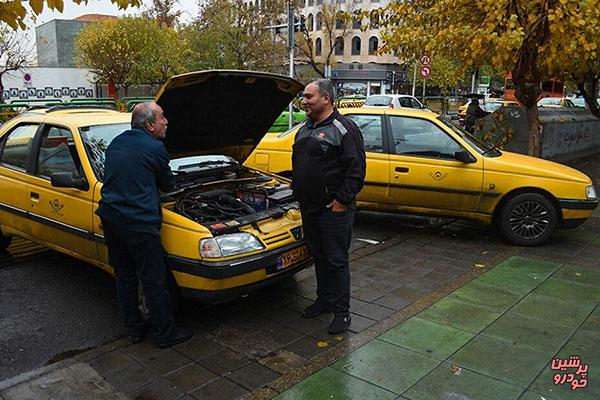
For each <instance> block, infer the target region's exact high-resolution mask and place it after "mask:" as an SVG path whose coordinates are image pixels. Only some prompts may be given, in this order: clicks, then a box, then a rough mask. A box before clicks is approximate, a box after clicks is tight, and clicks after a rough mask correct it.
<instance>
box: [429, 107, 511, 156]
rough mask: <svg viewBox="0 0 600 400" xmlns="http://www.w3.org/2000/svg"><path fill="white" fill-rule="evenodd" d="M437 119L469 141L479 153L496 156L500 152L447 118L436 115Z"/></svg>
mask: <svg viewBox="0 0 600 400" xmlns="http://www.w3.org/2000/svg"><path fill="white" fill-rule="evenodd" d="M438 120H439V121H441V122H442V123H443V124H444V125H446V126H447V127H448V128H450V129H452V130H453V131H454V132H455V133H457V134H458V135H460V137H461V138H462V139H463V140H464V141H466V142H467V143H469V145H470V146H471V147H472V148H473V150H475V151H477V152H478V153H479V154H485V155H490V156H497V155H500V154H502V153H500V151H499V150H495V149H494V148H493V147H492V146H490V145H488V144H486V143H484V142H482V141H481V140H479V139H478V138H476V137H475V136H473V135H471V134H470V133H469V132H467V131H466V130H464V129H463V128H461V127H460V126H459V125H457V124H456V123H454V122H452V121H451V120H450V119H449V118H447V117H441V116H440V117H438Z"/></svg>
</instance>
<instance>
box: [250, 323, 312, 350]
mask: <svg viewBox="0 0 600 400" xmlns="http://www.w3.org/2000/svg"><path fill="white" fill-rule="evenodd" d="M257 334H258V335H261V336H262V337H263V338H265V339H267V340H271V341H273V342H277V343H280V344H281V345H282V346H283V345H286V344H288V343H291V342H293V341H295V340H298V339H299V338H300V337H302V336H304V333H302V332H299V331H297V330H294V329H290V328H287V327H285V326H283V325H280V324H277V323H274V322H267V323H266V324H264V325H263V326H262V328H261V329H260V331H259V332H258V333H257Z"/></svg>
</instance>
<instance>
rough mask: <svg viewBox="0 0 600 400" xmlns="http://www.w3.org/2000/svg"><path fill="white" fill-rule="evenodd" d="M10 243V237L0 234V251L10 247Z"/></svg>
mask: <svg viewBox="0 0 600 400" xmlns="http://www.w3.org/2000/svg"><path fill="white" fill-rule="evenodd" d="M10 242H12V236H4V235H3V234H2V232H0V250H6V249H7V248H8V246H10Z"/></svg>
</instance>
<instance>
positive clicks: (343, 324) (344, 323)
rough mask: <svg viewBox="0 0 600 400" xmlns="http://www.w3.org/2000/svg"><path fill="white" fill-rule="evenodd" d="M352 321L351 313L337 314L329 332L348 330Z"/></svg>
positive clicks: (336, 332)
mask: <svg viewBox="0 0 600 400" xmlns="http://www.w3.org/2000/svg"><path fill="white" fill-rule="evenodd" d="M350 322H352V318H350V316H349V315H345V316H341V315H336V316H335V317H333V321H331V323H330V324H329V328H328V329H327V332H329V333H330V334H332V335H338V334H340V333H344V332H346V331H347V330H348V327H349V326H350Z"/></svg>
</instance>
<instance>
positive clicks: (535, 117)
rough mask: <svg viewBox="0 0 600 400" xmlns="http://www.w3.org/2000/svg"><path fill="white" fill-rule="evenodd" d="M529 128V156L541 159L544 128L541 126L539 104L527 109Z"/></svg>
mask: <svg viewBox="0 0 600 400" xmlns="http://www.w3.org/2000/svg"><path fill="white" fill-rule="evenodd" d="M527 127H528V128H529V155H530V156H534V157H540V156H541V154H542V148H541V145H542V140H541V139H542V127H541V126H540V120H539V112H538V106H537V103H534V104H533V107H530V108H527Z"/></svg>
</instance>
